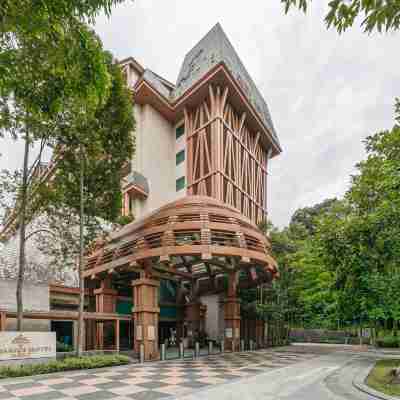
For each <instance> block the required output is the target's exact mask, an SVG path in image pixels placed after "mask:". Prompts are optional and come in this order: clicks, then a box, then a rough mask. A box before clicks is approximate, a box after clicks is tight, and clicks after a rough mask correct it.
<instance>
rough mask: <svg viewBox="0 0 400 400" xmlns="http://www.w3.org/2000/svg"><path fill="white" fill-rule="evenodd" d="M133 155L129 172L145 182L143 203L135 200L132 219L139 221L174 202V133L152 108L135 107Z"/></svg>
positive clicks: (169, 125) (170, 126)
mask: <svg viewBox="0 0 400 400" xmlns="http://www.w3.org/2000/svg"><path fill="white" fill-rule="evenodd" d="M135 118H136V154H135V157H134V159H133V162H132V169H133V170H136V171H138V172H140V173H141V174H143V175H144V176H145V177H146V178H147V180H148V183H149V196H148V198H147V199H146V200H140V199H137V200H136V201H135V210H134V213H135V217H136V218H141V217H143V216H144V215H146V214H148V213H149V212H151V211H154V210H155V209H157V208H159V207H161V206H162V205H164V204H166V203H167V202H169V201H172V200H174V199H175V130H174V127H173V126H172V125H171V124H170V123H169V122H168V121H167V120H166V119H165V118H164V117H163V116H162V115H161V114H160V113H159V112H158V111H156V110H155V109H154V108H153V107H152V106H150V105H148V104H146V105H143V106H135Z"/></svg>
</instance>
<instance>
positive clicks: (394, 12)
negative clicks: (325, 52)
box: [281, 0, 400, 33]
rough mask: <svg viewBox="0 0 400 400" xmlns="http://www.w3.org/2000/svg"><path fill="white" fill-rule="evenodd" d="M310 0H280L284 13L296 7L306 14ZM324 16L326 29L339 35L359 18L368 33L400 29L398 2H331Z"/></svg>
mask: <svg viewBox="0 0 400 400" xmlns="http://www.w3.org/2000/svg"><path fill="white" fill-rule="evenodd" d="M311 1H312V0H281V2H282V3H283V4H284V6H285V12H286V13H288V11H289V10H290V8H292V7H297V8H299V9H300V10H302V11H304V12H306V11H307V7H308V5H309V4H310V3H311ZM328 7H329V11H328V13H327V14H326V16H325V22H326V24H327V27H328V28H330V27H332V26H333V27H334V28H336V29H337V31H338V32H339V33H342V32H344V31H345V30H346V29H348V28H349V27H351V26H353V24H354V22H355V20H356V19H357V18H358V17H360V18H361V26H362V27H363V28H364V30H365V31H366V32H368V33H372V32H373V31H378V32H383V31H390V30H397V29H399V27H400V2H399V1H398V0H331V1H329V2H328Z"/></svg>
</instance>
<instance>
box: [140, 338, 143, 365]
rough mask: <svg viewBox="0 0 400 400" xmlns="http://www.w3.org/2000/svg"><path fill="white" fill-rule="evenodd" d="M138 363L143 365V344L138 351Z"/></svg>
mask: <svg viewBox="0 0 400 400" xmlns="http://www.w3.org/2000/svg"><path fill="white" fill-rule="evenodd" d="M139 362H140V363H141V364H143V363H144V344H143V343H142V344H141V345H140V350H139Z"/></svg>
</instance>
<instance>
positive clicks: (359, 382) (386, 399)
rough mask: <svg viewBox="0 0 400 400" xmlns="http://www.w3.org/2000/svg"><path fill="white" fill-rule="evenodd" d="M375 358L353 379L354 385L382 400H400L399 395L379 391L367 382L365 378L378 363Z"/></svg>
mask: <svg viewBox="0 0 400 400" xmlns="http://www.w3.org/2000/svg"><path fill="white" fill-rule="evenodd" d="M376 361H377V360H375V361H374V362H373V363H372V364H371V365H370V366H369V367H368V368H367V369H366V370H364V371H362V372H360V373H359V374H358V375H357V376H356V377H355V378H354V379H353V382H352V383H353V386H354V387H355V388H356V389H358V390H359V391H361V392H363V393H366V394H368V395H370V396H372V397H375V398H376V399H381V400H399V398H398V397H394V396H390V395H388V394H385V393H382V392H378V391H377V390H375V389H372V388H371V387H369V386H368V385H367V384H366V383H365V380H366V379H367V377H368V375H369V374H370V372H371V371H372V370H373V368H374V367H375V364H376Z"/></svg>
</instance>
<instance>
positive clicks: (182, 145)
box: [173, 120, 187, 200]
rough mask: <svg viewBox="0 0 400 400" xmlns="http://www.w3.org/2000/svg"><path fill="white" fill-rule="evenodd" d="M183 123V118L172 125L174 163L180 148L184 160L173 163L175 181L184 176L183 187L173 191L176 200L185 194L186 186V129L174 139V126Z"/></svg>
mask: <svg viewBox="0 0 400 400" xmlns="http://www.w3.org/2000/svg"><path fill="white" fill-rule="evenodd" d="M183 123H184V120H181V121H179V122H178V123H177V124H176V125H175V126H174V138H175V155H174V157H175V164H176V154H178V153H179V152H180V151H181V150H185V161H184V162H182V163H181V164H179V165H175V181H176V179H179V178H181V177H182V176H184V177H185V183H186V185H185V187H184V188H183V189H181V190H179V191H178V192H177V191H175V193H174V196H173V199H174V200H177V199H179V198H180V197H184V196H185V195H186V188H187V177H186V161H187V149H186V130H185V134H184V135H182V136H181V137H180V138H178V139H176V128H177V127H178V126H180V125H182V124H183Z"/></svg>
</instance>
